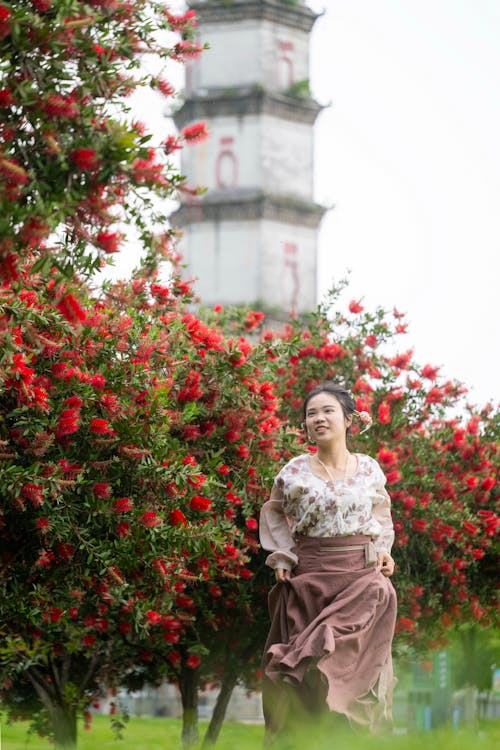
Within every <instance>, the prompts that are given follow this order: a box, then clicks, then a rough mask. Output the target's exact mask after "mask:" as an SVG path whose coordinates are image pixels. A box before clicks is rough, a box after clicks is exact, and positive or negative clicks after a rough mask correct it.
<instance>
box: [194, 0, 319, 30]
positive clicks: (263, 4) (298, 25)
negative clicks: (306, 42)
mask: <svg viewBox="0 0 500 750" xmlns="http://www.w3.org/2000/svg"><path fill="white" fill-rule="evenodd" d="M189 6H190V7H191V8H192V9H193V10H195V11H196V15H197V16H198V18H199V20H200V23H202V24H207V23H238V22H239V21H244V20H247V19H255V18H256V19H265V20H267V21H273V22H275V23H279V24H281V25H283V26H290V27H291V28H294V29H300V30H301V31H306V32H307V33H309V32H310V31H311V29H312V27H313V24H314V22H315V21H316V19H317V18H318V17H319V16H318V14H316V13H314V12H313V11H312V10H311V9H310V8H308V7H307V6H305V5H302V4H298V3H297V4H296V5H295V4H291V3H287V2H280V0H219V1H217V0H206V1H205V2H199V1H198V2H190V3H189Z"/></svg>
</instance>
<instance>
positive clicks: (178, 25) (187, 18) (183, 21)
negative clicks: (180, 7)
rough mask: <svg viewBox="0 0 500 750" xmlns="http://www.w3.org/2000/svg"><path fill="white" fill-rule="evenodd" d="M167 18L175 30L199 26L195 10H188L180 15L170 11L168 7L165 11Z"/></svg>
mask: <svg viewBox="0 0 500 750" xmlns="http://www.w3.org/2000/svg"><path fill="white" fill-rule="evenodd" d="M163 13H164V14H165V18H166V19H167V21H168V23H169V24H170V27H171V28H172V30H173V31H181V32H183V31H186V30H187V29H188V28H189V29H192V28H193V27H194V26H197V25H198V24H197V21H196V13H195V11H194V10H188V11H186V13H183V14H182V15H180V16H177V15H174V14H173V13H170V11H169V9H168V8H165V10H164V11H163Z"/></svg>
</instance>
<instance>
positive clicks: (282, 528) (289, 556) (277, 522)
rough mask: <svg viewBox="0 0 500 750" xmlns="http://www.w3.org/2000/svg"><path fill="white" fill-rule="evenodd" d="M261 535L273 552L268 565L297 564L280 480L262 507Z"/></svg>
mask: <svg viewBox="0 0 500 750" xmlns="http://www.w3.org/2000/svg"><path fill="white" fill-rule="evenodd" d="M259 536H260V543H261V545H262V547H263V548H264V549H265V550H268V551H269V552H271V553H272V554H270V555H268V557H267V560H266V565H269V567H271V568H284V569H285V570H291V569H292V568H293V567H294V565H296V564H297V562H298V557H297V555H295V554H294V553H293V552H292V547H294V546H295V542H294V540H293V536H292V532H291V531H290V524H289V522H288V518H287V516H286V515H285V513H284V510H283V492H282V490H281V488H280V486H279V481H275V482H274V484H273V489H272V491H271V497H270V498H269V500H268V501H267V503H264V505H263V506H262V508H261V511H260V521H259Z"/></svg>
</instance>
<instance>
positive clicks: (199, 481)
mask: <svg viewBox="0 0 500 750" xmlns="http://www.w3.org/2000/svg"><path fill="white" fill-rule="evenodd" d="M206 481H207V478H206V476H205V475H204V474H195V475H194V476H192V477H188V478H187V482H188V484H190V485H191V487H195V488H196V489H199V488H200V487H203V485H204V484H205V482H206Z"/></svg>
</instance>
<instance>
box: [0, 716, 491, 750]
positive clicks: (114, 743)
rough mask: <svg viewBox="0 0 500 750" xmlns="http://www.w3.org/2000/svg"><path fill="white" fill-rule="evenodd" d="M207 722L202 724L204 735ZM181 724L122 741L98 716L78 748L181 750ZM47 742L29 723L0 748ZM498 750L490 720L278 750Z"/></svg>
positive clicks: (229, 747) (256, 731)
mask: <svg viewBox="0 0 500 750" xmlns="http://www.w3.org/2000/svg"><path fill="white" fill-rule="evenodd" d="M205 728H206V722H200V729H201V735H202V733H203V731H204V730H205ZM180 731H181V722H180V720H178V719H150V718H147V719H146V718H132V719H130V721H129V723H128V726H127V728H126V729H125V732H124V739H123V740H116V739H114V736H113V733H112V731H111V728H110V724H109V719H108V718H107V717H105V716H95V717H94V721H93V727H92V729H91V731H90V732H85V731H83V730H80V731H79V737H78V750H179V748H180ZM262 737H263V727H262V726H260V725H246V724H236V723H233V722H227V723H226V724H224V726H223V729H222V732H221V736H220V739H219V742H218V743H217V746H216V748H217V750H260V749H261V747H262ZM52 747H53V746H52V745H50V744H49V742H47V740H44V739H40V738H38V737H34V736H32V735H29V734H28V725H27V724H26V723H16V724H13V725H8V724H6V723H5V721H4V722H3V723H2V743H1V750H50V748H52ZM285 747H286V749H287V750H292V749H293V750H295V748H297V750H388V748H390V750H429V749H430V748H431V747H432V748H435V749H436V750H497V748H499V747H500V721H495V722H487V723H483V725H482V726H481V727H480V728H479V729H478V730H477V731H472V730H458V731H457V730H455V731H454V730H450V729H447V730H444V729H443V730H434V731H432V732H422V733H414V734H410V735H407V736H406V735H393V736H391V737H390V739H388V737H387V736H379V737H365V736H355V735H353V734H352V733H349V734H345V733H343V732H340V731H338V730H337V731H336V730H333V731H332V729H329V730H326V729H325V728H324V727H323V728H322V727H321V726H318V725H314V726H309V727H304V728H303V729H301V730H300V731H298V732H297V733H296V734H294V736H293V738H292V739H291V740H290V741H289V743H287V744H286V745H285V744H284V743H283V744H282V745H277V746H276V750H282V748H283V749H284V748H285Z"/></svg>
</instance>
